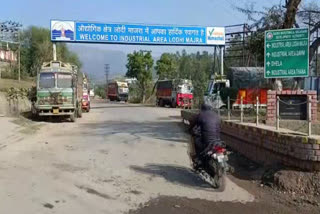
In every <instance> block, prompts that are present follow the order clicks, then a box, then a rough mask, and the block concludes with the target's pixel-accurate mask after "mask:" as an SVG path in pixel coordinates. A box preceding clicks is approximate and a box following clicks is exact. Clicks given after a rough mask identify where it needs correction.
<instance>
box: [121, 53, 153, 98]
mask: <svg viewBox="0 0 320 214" xmlns="http://www.w3.org/2000/svg"><path fill="white" fill-rule="evenodd" d="M127 58H128V63H127V65H126V67H127V74H126V76H127V77H131V78H136V79H137V84H138V86H139V89H140V91H141V95H140V96H141V98H142V102H143V103H144V102H145V100H146V96H147V88H148V85H149V84H150V82H151V81H152V67H153V59H152V56H151V52H146V53H144V52H143V51H139V52H136V51H134V52H133V53H132V54H128V56H127Z"/></svg>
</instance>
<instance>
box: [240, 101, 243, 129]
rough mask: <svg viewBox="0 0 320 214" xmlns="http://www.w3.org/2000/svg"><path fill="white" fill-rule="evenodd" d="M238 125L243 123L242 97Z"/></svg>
mask: <svg viewBox="0 0 320 214" xmlns="http://www.w3.org/2000/svg"><path fill="white" fill-rule="evenodd" d="M240 123H243V97H242V96H241V99H240Z"/></svg>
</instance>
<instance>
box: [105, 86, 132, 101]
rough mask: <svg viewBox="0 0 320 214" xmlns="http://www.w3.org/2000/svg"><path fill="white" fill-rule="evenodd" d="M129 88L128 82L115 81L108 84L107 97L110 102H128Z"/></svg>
mask: <svg viewBox="0 0 320 214" xmlns="http://www.w3.org/2000/svg"><path fill="white" fill-rule="evenodd" d="M128 95H129V87H128V83H127V82H123V81H113V82H110V83H108V90H107V97H108V98H109V100H110V101H124V102H127V101H128Z"/></svg>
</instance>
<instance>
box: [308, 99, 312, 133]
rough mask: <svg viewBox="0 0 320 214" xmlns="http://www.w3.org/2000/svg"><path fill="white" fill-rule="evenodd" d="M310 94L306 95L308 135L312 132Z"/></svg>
mask: <svg viewBox="0 0 320 214" xmlns="http://www.w3.org/2000/svg"><path fill="white" fill-rule="evenodd" d="M311 105H312V104H311V96H308V136H311V132H312V124H311V121H312V114H311V113H312V112H311Z"/></svg>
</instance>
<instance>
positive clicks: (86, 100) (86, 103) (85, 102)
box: [82, 74, 91, 112]
mask: <svg viewBox="0 0 320 214" xmlns="http://www.w3.org/2000/svg"><path fill="white" fill-rule="evenodd" d="M82 88H83V92H82V110H83V111H86V112H89V111H90V108H91V105H90V104H91V102H90V84H89V78H88V77H87V75H85V74H83V84H82Z"/></svg>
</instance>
